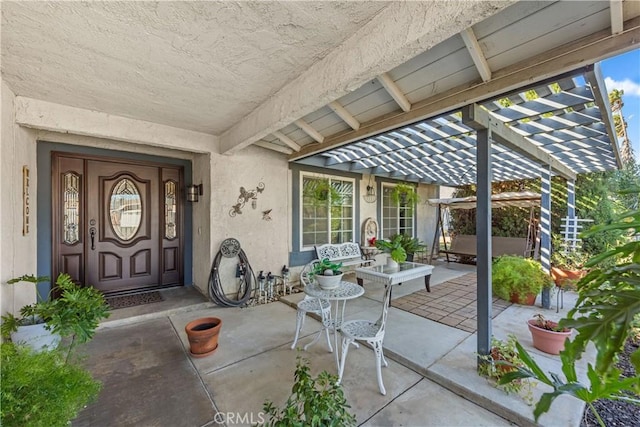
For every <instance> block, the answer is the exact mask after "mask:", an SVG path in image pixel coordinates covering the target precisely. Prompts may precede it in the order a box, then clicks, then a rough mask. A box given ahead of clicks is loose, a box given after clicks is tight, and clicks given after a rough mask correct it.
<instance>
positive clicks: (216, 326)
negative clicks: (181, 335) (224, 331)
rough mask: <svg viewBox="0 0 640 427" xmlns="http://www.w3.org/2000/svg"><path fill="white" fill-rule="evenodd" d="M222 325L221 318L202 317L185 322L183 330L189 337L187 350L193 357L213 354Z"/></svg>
mask: <svg viewBox="0 0 640 427" xmlns="http://www.w3.org/2000/svg"><path fill="white" fill-rule="evenodd" d="M221 327H222V319H220V318H218V317H203V318H200V319H196V320H193V321H191V322H189V323H187V326H185V328H184V330H185V332H186V333H187V338H188V339H189V352H190V353H191V355H192V356H193V357H205V356H209V355H211V354H213V353H214V352H215V351H216V349H217V348H218V336H219V335H220V328H221Z"/></svg>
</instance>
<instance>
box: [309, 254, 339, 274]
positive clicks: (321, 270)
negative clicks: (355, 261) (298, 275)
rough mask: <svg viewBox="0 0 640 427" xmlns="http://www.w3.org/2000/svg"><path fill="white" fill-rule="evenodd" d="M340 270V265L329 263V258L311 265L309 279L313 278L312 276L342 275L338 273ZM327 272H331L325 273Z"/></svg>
mask: <svg viewBox="0 0 640 427" xmlns="http://www.w3.org/2000/svg"><path fill="white" fill-rule="evenodd" d="M341 268H342V263H338V264H336V263H333V262H331V261H329V258H325V259H323V260H322V261H319V262H316V263H314V264H313V268H312V269H311V273H309V278H313V277H314V276H336V275H338V274H342V272H341V271H340V269H341ZM327 270H329V271H331V273H330V274H329V273H327ZM325 273H326V274H325Z"/></svg>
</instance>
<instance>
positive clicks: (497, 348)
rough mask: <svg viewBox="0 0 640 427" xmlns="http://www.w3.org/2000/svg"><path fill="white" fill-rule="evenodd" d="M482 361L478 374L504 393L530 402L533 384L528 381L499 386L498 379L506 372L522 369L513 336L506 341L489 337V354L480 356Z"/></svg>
mask: <svg viewBox="0 0 640 427" xmlns="http://www.w3.org/2000/svg"><path fill="white" fill-rule="evenodd" d="M480 359H481V360H482V361H483V363H481V364H480V365H479V367H478V374H480V375H481V376H483V377H487V378H488V379H489V380H491V381H492V382H494V383H495V385H496V386H497V387H499V388H500V389H501V390H503V391H504V392H505V393H507V394H510V393H515V394H519V395H521V396H522V397H523V398H524V399H525V400H531V398H532V397H531V395H532V389H533V383H532V382H531V381H530V380H528V379H523V380H520V381H512V382H509V383H506V384H500V379H501V378H502V377H503V376H505V375H506V374H507V373H508V372H512V371H514V370H516V369H517V368H522V367H524V366H525V365H524V362H523V361H522V359H520V356H519V355H518V351H517V349H516V337H515V335H509V336H508V338H507V340H506V341H502V340H499V339H497V338H495V337H491V353H490V354H488V355H484V356H480Z"/></svg>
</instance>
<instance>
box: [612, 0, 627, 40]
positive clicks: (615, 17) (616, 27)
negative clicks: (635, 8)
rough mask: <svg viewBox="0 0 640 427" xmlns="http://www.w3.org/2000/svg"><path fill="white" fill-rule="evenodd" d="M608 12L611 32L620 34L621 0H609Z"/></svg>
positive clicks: (621, 24) (621, 26)
mask: <svg viewBox="0 0 640 427" xmlns="http://www.w3.org/2000/svg"><path fill="white" fill-rule="evenodd" d="M609 13H610V15H611V34H613V35H616V34H620V33H621V32H622V31H624V11H623V9H622V0H611V1H610V2H609Z"/></svg>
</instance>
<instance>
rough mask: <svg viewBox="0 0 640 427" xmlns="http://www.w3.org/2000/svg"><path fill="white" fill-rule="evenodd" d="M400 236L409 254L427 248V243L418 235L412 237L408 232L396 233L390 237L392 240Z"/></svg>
mask: <svg viewBox="0 0 640 427" xmlns="http://www.w3.org/2000/svg"><path fill="white" fill-rule="evenodd" d="M398 236H399V237H400V245H401V246H402V247H403V248H404V251H405V252H406V253H407V254H415V253H416V252H418V251H420V250H422V249H424V248H426V245H425V244H424V243H423V242H421V241H420V239H418V238H417V237H411V236H409V235H408V234H403V233H399V234H394V235H392V236H391V237H389V240H390V241H392V242H393V241H394V240H396V238H398Z"/></svg>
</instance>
